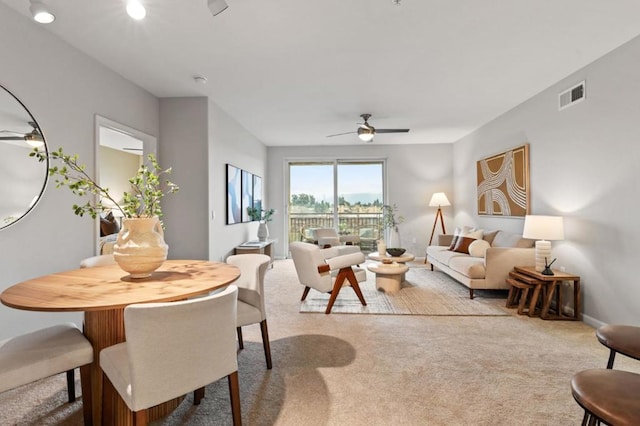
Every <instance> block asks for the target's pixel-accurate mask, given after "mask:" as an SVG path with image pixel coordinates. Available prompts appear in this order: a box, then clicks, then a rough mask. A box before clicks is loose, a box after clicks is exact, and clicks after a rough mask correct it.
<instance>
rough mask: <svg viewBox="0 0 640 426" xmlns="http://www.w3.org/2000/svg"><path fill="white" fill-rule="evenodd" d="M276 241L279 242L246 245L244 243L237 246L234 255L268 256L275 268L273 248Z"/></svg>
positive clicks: (271, 241) (256, 241)
mask: <svg viewBox="0 0 640 426" xmlns="http://www.w3.org/2000/svg"><path fill="white" fill-rule="evenodd" d="M276 241H277V240H265V241H258V240H252V241H247V242H246V243H242V244H240V245H239V246H236V248H235V250H234V254H249V253H253V254H266V255H267V256H269V257H270V258H271V266H272V267H273V251H272V247H271V246H272V245H273V243H275V242H276Z"/></svg>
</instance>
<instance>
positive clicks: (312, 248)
mask: <svg viewBox="0 0 640 426" xmlns="http://www.w3.org/2000/svg"><path fill="white" fill-rule="evenodd" d="M289 250H290V251H291V257H292V258H293V263H294V265H295V268H296V273H297V274H298V279H299V280H300V284H302V285H303V286H304V291H303V293H302V299H301V300H305V299H306V298H307V295H308V294H309V290H310V289H312V288H313V289H315V290H317V291H319V292H321V293H331V297H330V298H329V303H328V305H327V309H326V311H325V314H329V313H331V308H333V304H334V303H335V301H336V298H337V297H338V293H339V292H340V290H341V289H342V286H343V285H347V284H350V285H351V287H352V288H353V291H355V293H356V295H357V296H358V299H359V300H360V303H362V305H364V306H366V305H367V302H366V301H365V300H364V296H363V295H362V291H360V286H359V284H358V282H362V281H365V280H366V279H367V273H366V271H365V270H364V269H361V268H358V267H356V265H359V264H361V263H363V262H364V261H365V257H364V254H362V252H361V251H359V250H358V252H356V253H348V254H340V250H339V249H338V248H337V247H331V248H328V249H321V248H320V247H319V246H317V245H315V244H309V243H303V242H293V243H291V244H290V245H289ZM345 281H346V282H345Z"/></svg>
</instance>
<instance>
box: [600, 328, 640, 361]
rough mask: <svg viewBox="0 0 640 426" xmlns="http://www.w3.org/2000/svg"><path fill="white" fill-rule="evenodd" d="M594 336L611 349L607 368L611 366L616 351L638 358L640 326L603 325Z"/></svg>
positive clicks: (639, 356) (639, 352)
mask: <svg viewBox="0 0 640 426" xmlns="http://www.w3.org/2000/svg"><path fill="white" fill-rule="evenodd" d="M596 337H597V338H598V341H599V342H600V343H602V344H603V345H605V346H606V347H607V348H609V349H610V350H611V352H610V353H609V362H607V368H613V361H614V360H615V357H616V352H620V353H621V354H623V355H626V356H628V357H630V358H634V359H638V360H640V327H634V326H632V325H603V326H602V327H599V328H598V329H597V330H596Z"/></svg>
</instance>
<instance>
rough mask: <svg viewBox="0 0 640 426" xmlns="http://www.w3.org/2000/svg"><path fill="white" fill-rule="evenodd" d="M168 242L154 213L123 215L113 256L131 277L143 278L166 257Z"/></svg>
mask: <svg viewBox="0 0 640 426" xmlns="http://www.w3.org/2000/svg"><path fill="white" fill-rule="evenodd" d="M168 252H169V246H168V245H167V244H166V243H165V241H164V231H163V230H162V224H161V223H160V219H159V218H158V217H157V216H154V217H136V218H125V219H123V221H122V229H121V230H120V232H119V233H118V239H117V240H116V244H115V245H114V247H113V257H114V259H115V261H116V262H117V263H118V265H119V266H120V268H122V269H123V270H124V271H126V272H128V273H129V274H130V276H131V278H146V277H148V276H150V275H151V273H152V272H153V271H155V270H156V269H158V268H159V267H160V266H161V265H162V264H163V263H164V261H165V260H167V253H168Z"/></svg>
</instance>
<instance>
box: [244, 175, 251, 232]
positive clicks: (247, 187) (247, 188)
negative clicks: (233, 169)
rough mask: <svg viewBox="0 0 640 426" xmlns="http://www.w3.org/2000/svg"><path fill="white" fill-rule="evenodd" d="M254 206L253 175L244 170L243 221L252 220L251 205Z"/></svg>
mask: <svg viewBox="0 0 640 426" xmlns="http://www.w3.org/2000/svg"><path fill="white" fill-rule="evenodd" d="M252 206H253V175H252V174H251V173H249V172H248V171H246V170H243V171H242V221H243V222H251V217H249V210H248V208H249V207H252Z"/></svg>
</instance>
